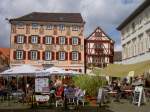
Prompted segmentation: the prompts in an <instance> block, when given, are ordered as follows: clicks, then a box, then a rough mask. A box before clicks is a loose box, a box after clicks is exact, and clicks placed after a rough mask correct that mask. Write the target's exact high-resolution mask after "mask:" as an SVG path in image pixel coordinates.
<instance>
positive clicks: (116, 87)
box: [113, 83, 122, 102]
mask: <svg viewBox="0 0 150 112" xmlns="http://www.w3.org/2000/svg"><path fill="white" fill-rule="evenodd" d="M113 90H114V91H116V92H117V95H116V100H115V101H117V102H119V101H120V100H119V99H120V98H121V96H122V91H121V88H120V86H118V84H117V83H114V89H113Z"/></svg>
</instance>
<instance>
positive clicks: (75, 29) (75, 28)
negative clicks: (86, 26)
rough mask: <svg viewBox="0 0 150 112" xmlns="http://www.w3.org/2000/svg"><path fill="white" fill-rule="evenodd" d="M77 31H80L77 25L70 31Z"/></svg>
mask: <svg viewBox="0 0 150 112" xmlns="http://www.w3.org/2000/svg"><path fill="white" fill-rule="evenodd" d="M79 29H80V27H79V26H77V25H73V26H72V31H78V30H79Z"/></svg>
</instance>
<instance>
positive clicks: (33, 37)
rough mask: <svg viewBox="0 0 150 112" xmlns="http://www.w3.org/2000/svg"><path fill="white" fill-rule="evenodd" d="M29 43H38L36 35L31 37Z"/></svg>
mask: <svg viewBox="0 0 150 112" xmlns="http://www.w3.org/2000/svg"><path fill="white" fill-rule="evenodd" d="M31 43H32V44H37V43H38V36H37V35H32V36H31Z"/></svg>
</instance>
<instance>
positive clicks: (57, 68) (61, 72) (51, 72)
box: [43, 67, 80, 75]
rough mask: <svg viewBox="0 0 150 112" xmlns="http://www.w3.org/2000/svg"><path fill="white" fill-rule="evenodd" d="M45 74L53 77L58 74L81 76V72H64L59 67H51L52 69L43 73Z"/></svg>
mask: <svg viewBox="0 0 150 112" xmlns="http://www.w3.org/2000/svg"><path fill="white" fill-rule="evenodd" d="M43 73H45V74H47V73H48V74H49V75H52V74H58V75H75V74H80V73H79V72H76V71H72V70H69V71H67V70H64V69H62V68H59V67H51V68H48V69H46V70H44V71H43Z"/></svg>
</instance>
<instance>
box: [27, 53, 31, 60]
mask: <svg viewBox="0 0 150 112" xmlns="http://www.w3.org/2000/svg"><path fill="white" fill-rule="evenodd" d="M28 60H31V52H30V51H28Z"/></svg>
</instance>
